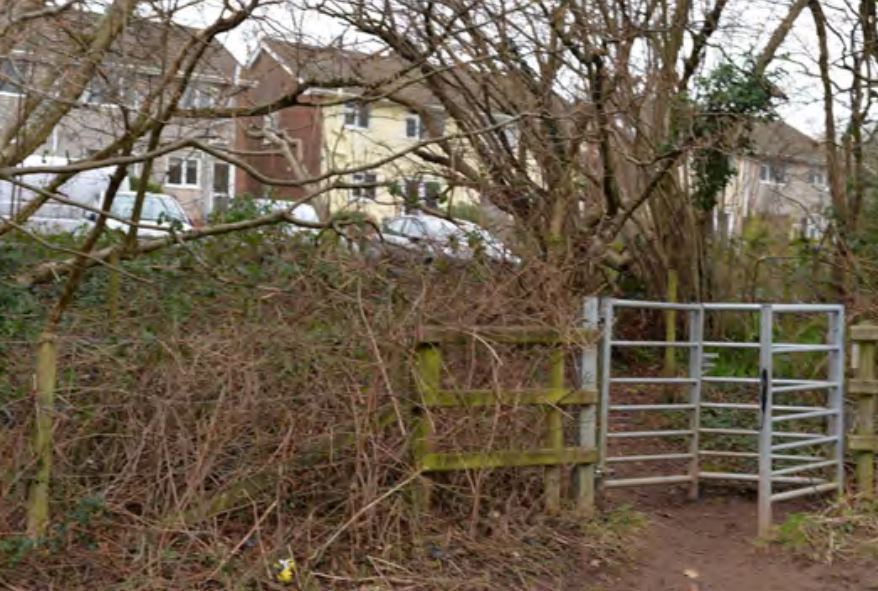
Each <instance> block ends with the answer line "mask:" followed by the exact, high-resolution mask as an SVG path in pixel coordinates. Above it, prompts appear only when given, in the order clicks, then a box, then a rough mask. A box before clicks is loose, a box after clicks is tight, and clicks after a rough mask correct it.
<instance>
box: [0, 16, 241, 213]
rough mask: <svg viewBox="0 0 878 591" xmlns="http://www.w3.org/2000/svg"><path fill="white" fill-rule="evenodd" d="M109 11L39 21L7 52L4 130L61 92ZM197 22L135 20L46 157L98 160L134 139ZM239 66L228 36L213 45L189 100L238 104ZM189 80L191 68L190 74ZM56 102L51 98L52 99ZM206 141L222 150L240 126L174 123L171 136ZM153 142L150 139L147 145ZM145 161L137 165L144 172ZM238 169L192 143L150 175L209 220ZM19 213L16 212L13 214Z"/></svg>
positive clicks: (46, 148)
mask: <svg viewBox="0 0 878 591" xmlns="http://www.w3.org/2000/svg"><path fill="white" fill-rule="evenodd" d="M99 18H100V14H97V13H94V12H86V11H82V10H68V11H65V12H61V13H59V14H58V15H57V16H54V17H53V16H47V17H45V18H41V19H38V21H36V24H35V25H34V26H33V27H31V28H30V29H28V30H27V32H26V34H25V35H22V36H21V38H20V39H18V40H17V42H15V43H14V44H13V49H12V50H11V52H8V53H7V54H6V55H0V135H2V136H4V137H6V136H8V135H9V133H7V132H11V133H12V135H14V130H15V128H16V127H17V126H18V124H19V122H20V121H21V120H22V119H21V115H20V114H21V112H22V110H24V109H26V102H27V100H28V99H29V98H30V99H33V98H34V97H45V96H46V95H47V94H50V93H51V81H52V79H53V78H55V77H60V76H62V75H63V73H64V71H65V67H68V66H73V65H77V64H79V63H80V60H81V59H82V55H81V49H80V48H81V46H82V45H81V43H82V36H83V35H88V33H89V31H93V30H94V28H95V26H96V24H97V23H98V21H99ZM196 33H197V30H196V29H192V28H189V27H185V26H182V25H178V24H175V23H166V22H159V21H154V20H150V19H146V18H139V17H135V18H133V19H132V20H131V21H130V22H129V23H128V24H127V25H126V26H125V28H124V30H123V32H122V33H121V34H120V35H119V38H118V39H116V41H115V42H114V44H113V45H112V47H111V48H110V51H109V52H108V55H107V56H106V57H105V58H104V59H103V60H102V62H101V64H100V65H99V67H98V71H97V75H95V76H94V77H93V78H92V79H91V81H90V82H89V84H88V87H87V88H86V89H85V91H84V92H83V94H82V96H81V97H79V100H78V104H77V105H76V106H75V108H74V109H72V110H71V111H70V112H69V113H68V114H67V115H66V116H65V117H64V118H63V119H62V120H61V121H60V123H59V124H58V125H57V126H56V127H55V128H54V129H53V131H52V133H51V136H50V137H49V139H48V140H47V141H46V142H45V144H44V145H43V146H41V147H40V148H39V149H38V150H37V152H36V154H39V155H43V156H46V157H47V158H53V159H56V158H59V157H60V158H65V159H68V160H78V159H82V158H88V157H90V156H91V155H93V154H94V153H95V152H96V151H98V150H99V149H101V148H102V147H104V146H106V145H108V144H109V143H110V142H112V141H113V140H115V139H117V138H119V137H124V134H125V133H126V125H127V122H129V121H130V120H131V119H132V118H134V117H136V114H137V109H138V107H139V106H140V102H141V99H142V98H143V97H144V96H146V94H147V93H149V92H150V91H152V90H154V89H156V88H157V85H158V83H159V80H160V79H161V78H162V77H163V76H165V75H166V73H167V70H168V68H169V67H171V64H172V63H173V61H174V59H175V58H176V57H177V55H178V54H179V53H180V51H181V50H182V49H183V48H184V45H185V44H186V43H187V42H188V41H189V40H190V39H191V38H192V36H193V35H194V34H196ZM238 75H239V66H238V63H237V61H236V60H235V58H234V57H233V56H232V55H231V53H229V52H228V51H227V50H226V49H225V47H223V46H222V44H220V43H219V42H213V43H211V44H210V46H209V47H208V48H207V49H206V51H205V54H204V57H203V59H202V60H200V62H199V64H198V66H197V67H196V68H195V70H194V72H193V73H192V75H191V77H190V78H189V83H188V85H187V89H186V91H185V93H184V94H183V97H182V100H181V102H180V107H182V108H187V107H211V106H221V105H226V104H231V102H232V101H233V100H234V95H235V93H236V92H237V90H238V84H237V79H238ZM179 79H180V80H182V73H180V78H179ZM49 100H50V101H51V99H49ZM189 137H192V138H199V139H201V140H202V141H206V142H209V143H212V144H214V145H216V146H217V147H219V148H230V147H231V146H232V144H233V142H234V124H233V123H232V122H231V121H226V120H217V119H206V118H205V119H188V120H179V119H178V120H172V121H171V122H170V123H169V124H168V125H167V126H166V127H165V129H164V131H163V134H162V141H163V142H170V141H174V140H176V139H182V138H189ZM145 141H146V138H143V140H142V142H141V144H139V145H138V148H139V149H144V148H145V146H144V145H142V144H143V143H144V142H145ZM140 170H141V167H140V166H134V167H132V168H130V169H129V175H133V176H138V174H139V172H140ZM234 177H235V170H234V169H233V168H232V167H230V166H229V165H228V164H227V163H226V162H224V161H222V160H219V159H216V158H214V157H213V156H211V155H208V154H206V153H203V152H201V151H194V150H186V151H180V152H176V153H170V154H166V155H163V156H161V157H159V158H157V159H156V160H155V161H154V163H153V170H152V174H151V178H150V180H151V181H152V182H153V183H156V184H158V185H161V186H162V189H163V191H164V192H165V193H168V194H171V195H173V196H174V197H176V198H177V199H178V200H179V201H180V203H181V204H182V205H183V206H184V208H185V209H186V211H187V213H188V214H189V215H190V216H191V217H192V218H193V219H194V220H196V221H200V220H203V219H204V218H205V216H206V215H207V214H209V213H210V212H211V211H212V209H213V208H214V206H215V204H216V202H218V201H220V200H225V199H227V198H228V196H229V195H233V194H234V186H235V183H234ZM4 213H7V214H8V213H10V212H4Z"/></svg>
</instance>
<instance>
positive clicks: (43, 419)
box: [27, 333, 58, 540]
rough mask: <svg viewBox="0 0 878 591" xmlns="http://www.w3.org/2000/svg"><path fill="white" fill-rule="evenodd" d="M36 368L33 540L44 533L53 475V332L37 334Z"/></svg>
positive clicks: (29, 516)
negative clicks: (50, 483) (38, 336)
mask: <svg viewBox="0 0 878 591" xmlns="http://www.w3.org/2000/svg"><path fill="white" fill-rule="evenodd" d="M36 365H37V371H36V392H35V400H34V402H35V404H34V408H35V411H36V412H35V414H36V418H35V420H34V439H33V453H34V458H35V460H36V476H35V477H34V480H33V482H32V483H31V486H30V492H29V499H28V508H27V532H28V536H29V537H30V539H32V540H37V539H40V538H42V537H43V536H44V535H45V532H46V527H47V526H48V523H49V480H50V479H51V477H52V452H53V450H52V428H53V424H54V411H55V378H56V375H57V372H58V347H57V341H56V336H55V335H54V334H52V333H43V334H41V335H40V339H39V342H38V344H37V364H36Z"/></svg>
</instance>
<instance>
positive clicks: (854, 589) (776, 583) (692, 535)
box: [587, 495, 878, 591]
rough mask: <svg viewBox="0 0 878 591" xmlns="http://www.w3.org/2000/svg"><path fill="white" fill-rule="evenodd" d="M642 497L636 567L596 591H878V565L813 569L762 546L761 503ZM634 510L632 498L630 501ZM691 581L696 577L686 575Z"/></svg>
mask: <svg viewBox="0 0 878 591" xmlns="http://www.w3.org/2000/svg"><path fill="white" fill-rule="evenodd" d="M681 499H682V495H674V496H673V497H671V496H663V497H662V498H661V499H660V500H658V501H657V500H656V499H655V498H649V499H643V501H644V502H645V504H648V505H650V507H647V508H642V510H643V511H644V512H645V513H646V514H647V515H648V516H649V519H650V524H649V525H648V526H647V528H646V529H645V531H644V532H643V534H642V536H641V538H640V541H639V548H638V549H637V551H636V552H635V557H634V560H633V561H632V564H630V565H628V566H627V567H626V568H625V569H624V571H623V570H622V569H620V570H619V572H616V573H611V574H606V573H604V574H603V575H602V576H601V577H600V578H601V579H602V580H601V583H600V584H599V585H597V586H591V587H587V589H593V590H594V591H604V590H606V591H611V590H612V591H629V590H630V591H634V590H637V591H786V590H790V591H829V590H833V591H834V590H845V591H867V590H878V567H876V565H874V564H872V565H867V564H834V565H827V564H813V563H809V562H807V561H803V560H799V559H796V558H795V557H792V556H791V555H790V553H789V552H788V551H787V550H786V549H784V548H779V547H770V546H769V547H764V546H759V545H757V544H756V543H755V542H754V540H755V532H756V505H755V503H754V502H753V501H752V500H750V499H747V498H742V497H740V496H720V495H712V496H709V497H707V498H706V499H705V500H703V501H700V502H697V503H690V502H686V501H683V500H681ZM626 501H629V502H632V501H633V503H632V504H634V505H635V506H637V505H638V504H639V503H637V502H636V501H635V500H634V499H626ZM687 571H688V572H689V574H690V575H694V576H696V577H697V578H695V579H692V578H689V577H687V574H686V573H687Z"/></svg>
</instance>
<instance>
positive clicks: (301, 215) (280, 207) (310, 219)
mask: <svg viewBox="0 0 878 591" xmlns="http://www.w3.org/2000/svg"><path fill="white" fill-rule="evenodd" d="M253 204H254V205H255V206H256V207H257V208H258V209H259V210H260V211H264V212H270V213H273V212H276V211H286V210H289V209H290V208H291V207H292V208H293V209H292V214H293V217H294V218H296V219H297V220H301V221H303V222H306V223H311V224H319V223H320V216H318V215H317V210H316V209H314V206H313V205H311V204H310V203H300V204H298V205H295V206H294V204H293V203H292V202H290V201H280V200H276V199H254V200H253ZM283 229H284V232H286V233H288V234H298V233H307V234H314V233H316V232H317V230H316V229H314V228H305V227H302V226H297V225H296V224H295V223H290V224H284V226H283Z"/></svg>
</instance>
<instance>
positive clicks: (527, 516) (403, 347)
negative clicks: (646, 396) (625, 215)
mask: <svg viewBox="0 0 878 591" xmlns="http://www.w3.org/2000/svg"><path fill="white" fill-rule="evenodd" d="M45 255H46V252H45V251H43V250H41V247H39V246H38V245H33V244H28V243H13V242H8V243H5V244H4V245H3V248H2V250H0V269H2V270H3V278H4V280H3V282H2V283H0V301H2V302H4V303H8V304H9V305H8V306H4V312H5V313H4V314H3V315H2V316H0V348H2V351H3V355H2V356H0V376H2V378H0V418H2V421H3V431H2V434H0V438H2V439H0V442H2V445H3V449H4V453H3V454H2V455H0V539H2V543H0V582H2V583H3V584H5V585H7V586H9V587H11V588H22V589H47V588H64V589H85V588H93V587H95V586H100V587H101V588H106V589H120V590H122V589H124V590H135V589H175V590H176V589H186V590H197V589H275V588H280V587H281V583H279V582H278V581H277V580H276V579H275V575H276V572H275V566H274V565H275V564H276V563H277V561H278V560H280V559H286V558H293V559H295V561H296V564H297V577H298V583H299V584H300V586H301V587H303V588H321V589H323V588H338V589H355V588H364V587H363V586H366V587H365V588H375V589H384V588H391V587H394V588H396V587H402V588H405V587H409V588H418V589H499V588H510V589H513V588H519V589H533V588H546V589H555V588H560V587H562V586H563V585H564V584H565V581H571V580H573V581H575V580H577V577H578V576H580V575H579V574H578V573H580V572H581V568H582V566H583V565H585V564H588V563H589V562H590V561H592V560H598V561H601V562H612V561H614V560H618V559H621V558H622V557H623V556H624V555H625V552H626V548H627V547H629V544H628V543H627V541H626V540H627V539H628V538H627V537H626V536H629V535H630V534H631V533H632V532H633V531H635V530H636V527H635V526H636V523H637V519H636V518H634V517H633V516H632V514H631V513H628V514H627V516H625V515H622V514H610V515H607V516H604V517H602V518H600V519H599V520H598V521H595V522H589V521H584V520H583V519H581V518H579V517H576V516H574V515H573V514H572V513H568V512H566V510H565V512H563V513H562V514H561V515H559V516H557V517H553V518H551V519H549V518H547V517H546V516H545V515H544V514H543V508H542V499H541V490H542V471H541V470H538V469H530V470H494V471H490V470H487V471H473V472H468V473H454V474H447V475H442V476H439V477H437V478H436V479H435V480H436V489H437V491H438V492H437V494H436V496H435V502H434V505H433V507H432V510H431V511H430V512H429V513H428V514H416V513H414V512H413V511H412V508H411V507H412V506H411V503H410V501H409V494H408V491H409V487H408V486H407V484H408V483H409V482H411V481H412V478H413V475H414V474H415V472H414V469H413V467H412V465H411V462H410V459H409V458H410V454H409V444H408V439H409V430H408V425H407V419H406V413H407V409H409V408H410V407H411V404H412V402H413V398H412V394H413V387H412V380H411V374H410V368H411V365H412V349H413V343H414V335H415V334H417V332H418V329H419V327H420V326H422V325H424V324H446V325H452V326H469V325H478V324H509V325H515V324H530V325H534V324H537V325H543V326H552V327H565V326H572V325H574V323H575V320H574V316H575V314H576V311H577V310H578V307H579V305H578V302H576V301H570V302H564V301H559V300H558V298H557V297H550V295H548V294H547V292H546V291H545V289H546V287H545V286H546V285H549V284H551V281H547V280H546V277H545V275H541V273H544V272H545V270H544V269H539V268H534V267H528V266H526V267H521V268H511V267H500V266H496V265H490V264H481V263H479V262H475V263H473V264H469V265H465V266H464V265H457V264H454V263H450V262H447V261H439V262H437V263H434V264H432V265H424V264H423V263H422V262H421V261H418V260H417V259H405V258H388V257H379V258H365V257H360V256H355V255H352V254H351V253H350V252H348V251H346V250H344V249H343V248H339V247H338V246H337V245H336V244H335V243H334V242H333V241H326V240H324V239H323V237H312V236H305V237H291V236H287V235H285V234H283V232H274V231H271V230H267V231H260V232H251V233H245V234H242V235H239V236H228V237H220V238H216V239H211V240H208V241H205V242H203V243H200V244H195V245H189V246H180V247H174V248H172V249H170V250H169V251H167V252H164V253H158V254H155V255H151V256H146V257H143V258H140V259H137V260H135V261H127V262H124V263H123V270H124V271H125V272H126V275H123V276H122V290H121V297H120V298H119V300H118V304H117V305H118V309H117V310H116V311H115V312H114V313H112V314H111V313H110V308H111V305H112V304H111V302H110V301H109V300H108V294H109V291H108V272H107V271H106V270H105V269H96V270H94V271H93V272H91V273H90V275H89V277H88V280H87V281H86V283H85V284H84V285H83V286H82V288H81V290H80V291H79V293H78V296H77V299H76V302H75V304H74V307H73V308H72V309H71V311H70V312H69V313H68V314H67V315H66V317H65V319H64V322H63V325H62V329H61V331H60V334H59V346H60V361H59V373H58V388H57V405H56V409H55V413H56V414H55V417H54V418H55V428H54V458H53V477H52V486H51V494H52V498H51V511H52V513H51V524H52V525H51V527H50V530H49V532H48V533H47V535H46V536H45V538H44V539H40V540H36V541H32V540H29V539H27V538H26V536H25V534H24V529H25V524H24V521H25V510H24V507H25V503H26V497H27V485H28V482H29V477H30V474H31V473H32V464H31V461H32V459H31V454H30V431H31V420H32V402H31V399H30V392H31V388H32V371H33V365H32V364H33V355H34V342H35V338H36V335H37V334H38V333H39V330H40V325H41V319H42V318H43V317H44V315H45V313H46V310H47V308H48V307H49V306H51V305H52V303H53V302H54V301H55V299H56V298H57V295H58V293H59V289H60V285H61V282H58V283H52V284H49V285H44V286H41V287H39V288H36V289H33V290H23V289H21V288H20V287H17V286H16V284H15V283H14V281H13V280H12V277H14V275H15V274H16V273H17V272H20V271H21V270H23V269H26V268H27V267H28V265H30V264H32V262H33V261H34V260H39V259H40V258H41V257H43V256H45ZM111 318H116V320H115V322H113V321H111ZM575 354H576V350H575V348H571V351H570V358H571V361H572V359H573V358H574V357H575ZM539 357H540V356H539V355H529V354H524V353H523V352H521V351H516V350H514V349H510V350H503V349H502V348H501V347H485V346H482V345H478V346H476V345H475V344H474V345H472V346H471V347H463V348H461V350H460V351H458V352H457V353H456V354H454V355H449V356H448V358H447V359H446V364H445V367H444V368H443V374H444V376H445V380H446V381H447V382H448V383H449V384H450V385H453V386H458V387H462V388H474V387H486V385H487V387H515V388H518V387H524V386H533V385H535V384H544V383H545V379H546V378H545V375H546V374H545V367H544V365H543V364H542V361H541V360H540V358H539ZM568 374H569V375H568V379H570V380H573V379H575V366H574V364H573V363H570V364H569V367H568ZM431 420H432V421H433V422H434V431H435V434H436V435H435V437H436V441H435V444H436V446H437V448H440V449H441V448H442V447H443V446H445V447H453V448H458V449H504V448H506V447H508V446H514V447H517V448H534V447H540V445H541V441H542V438H543V437H544V433H543V431H542V427H541V425H542V417H541V416H540V414H539V412H535V411H534V410H533V409H529V408H523V407H521V408H518V407H497V408H494V407H491V408H486V409H484V410H483V411H482V412H481V413H463V412H458V413H456V414H455V413H454V412H448V413H445V412H444V411H443V413H436V414H435V416H432V417H431ZM574 422H575V421H573V420H572V417H571V418H570V419H569V420H568V421H567V426H566V428H567V429H568V431H567V435H568V437H572V434H573V432H574V430H575V429H574ZM566 478H567V476H565V480H566Z"/></svg>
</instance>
